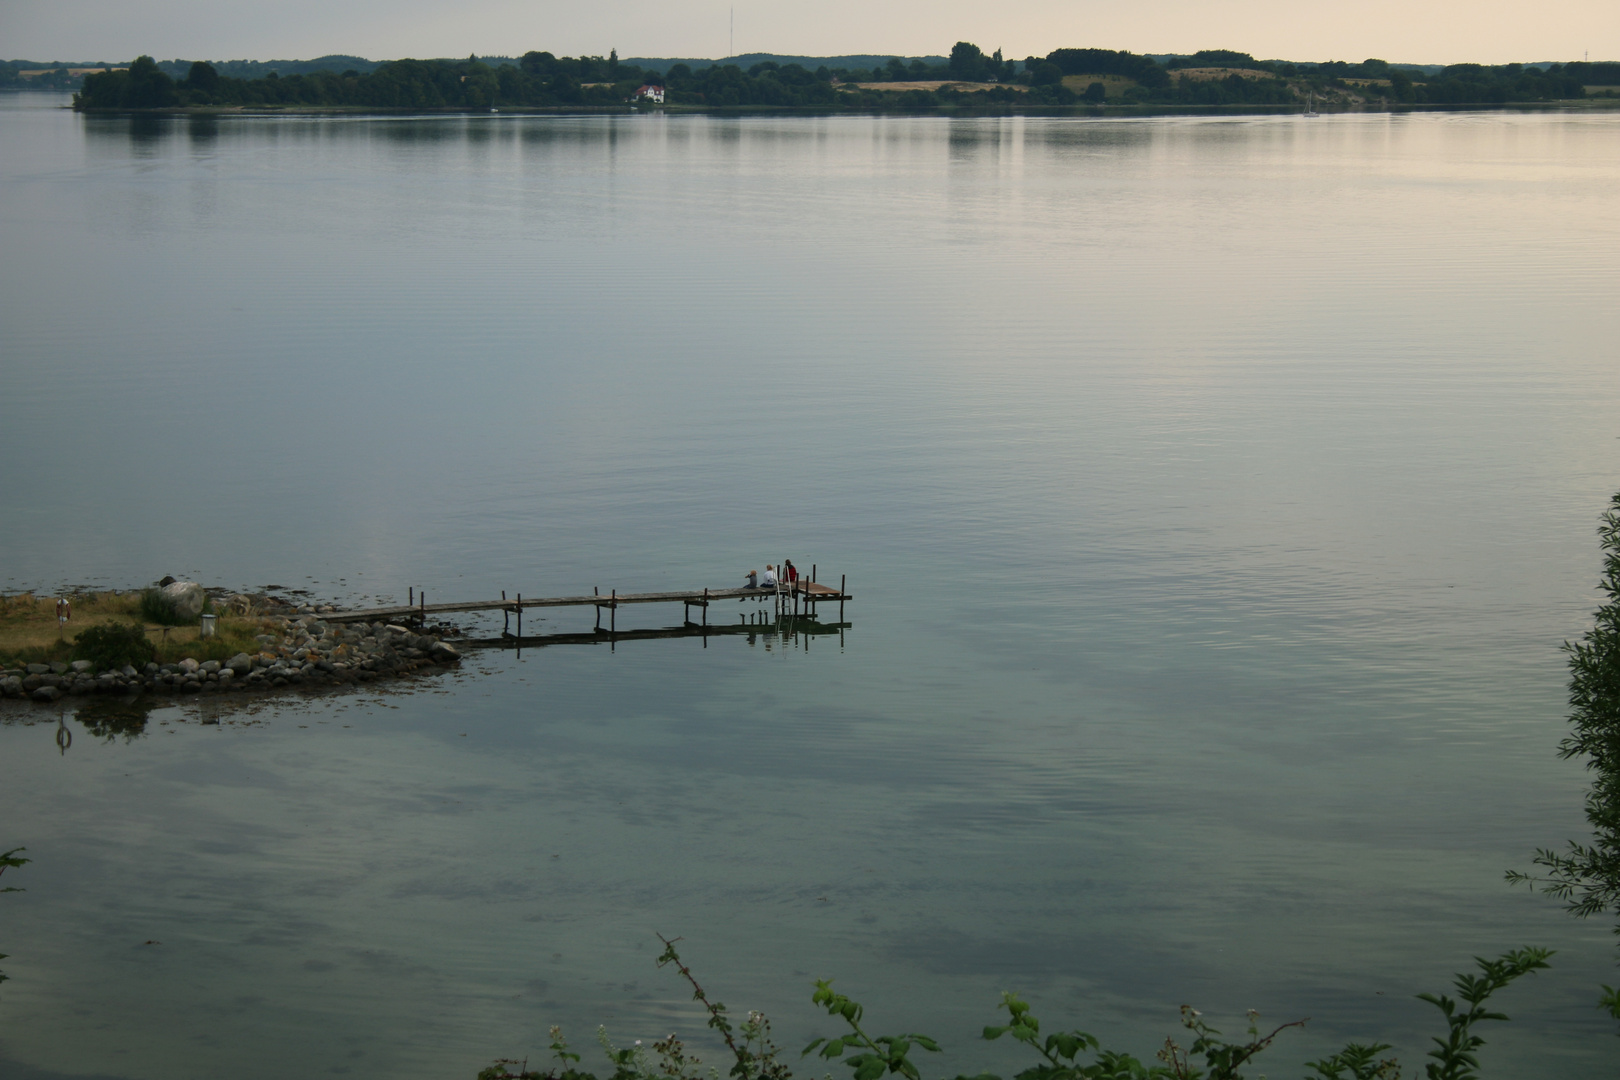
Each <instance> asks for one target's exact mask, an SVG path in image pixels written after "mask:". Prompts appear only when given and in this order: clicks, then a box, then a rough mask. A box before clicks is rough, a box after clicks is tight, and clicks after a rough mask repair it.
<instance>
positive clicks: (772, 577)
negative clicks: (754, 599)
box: [760, 563, 776, 589]
mask: <svg viewBox="0 0 1620 1080" xmlns="http://www.w3.org/2000/svg"><path fill="white" fill-rule="evenodd" d="M760 585H761V586H763V587H764V588H767V589H774V588H776V567H774V566H772V565H771V564H770V563H766V564H765V580H763V581H761V582H760Z"/></svg>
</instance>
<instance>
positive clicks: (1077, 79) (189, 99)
mask: <svg viewBox="0 0 1620 1080" xmlns="http://www.w3.org/2000/svg"><path fill="white" fill-rule="evenodd" d="M919 83H922V84H927V85H924V86H918V85H916V84H919ZM646 84H654V85H660V86H662V87H664V89H665V100H666V102H667V104H668V105H670V106H674V107H681V106H685V107H696V108H742V107H754V108H759V107H767V108H778V109H780V108H815V109H822V110H825V109H863V110H865V109H873V108H886V107H900V108H930V107H936V106H959V105H999V106H1018V107H1020V108H1027V107H1031V106H1035V107H1039V106H1066V105H1074V104H1077V103H1082V102H1087V103H1091V104H1104V103H1111V104H1125V105H1158V106H1199V107H1202V106H1219V105H1259V106H1287V105H1297V104H1302V103H1304V102H1306V101H1308V100H1313V99H1314V100H1316V101H1318V102H1319V103H1324V104H1326V103H1336V104H1339V105H1356V104H1367V103H1378V104H1380V105H1384V106H1391V105H1425V104H1428V105H1465V104H1474V105H1480V104H1487V105H1488V104H1506V103H1509V102H1535V101H1566V100H1571V99H1577V98H1582V97H1586V96H1588V93H1589V91H1588V89H1587V88H1588V87H1590V86H1598V87H1604V88H1608V87H1615V86H1620V64H1616V63H1584V62H1581V63H1570V64H1553V65H1551V66H1550V67H1548V68H1546V69H1545V70H1543V69H1541V68H1539V67H1525V66H1523V65H1520V64H1506V65H1499V66H1495V67H1489V66H1484V65H1480V64H1454V65H1452V66H1450V67H1447V68H1444V69H1442V70H1441V71H1439V72H1438V73H1437V74H1434V75H1432V76H1431V75H1429V74H1427V73H1426V71H1425V70H1424V69H1422V68H1415V67H1411V66H1400V65H1391V64H1388V63H1386V62H1384V61H1382V60H1365V61H1363V62H1362V63H1360V64H1347V63H1342V62H1332V63H1326V64H1295V63H1289V62H1286V61H1278V60H1256V59H1255V58H1254V57H1252V56H1250V55H1249V54H1248V53H1241V52H1232V51H1230V50H1225V49H1216V50H1206V51H1204V52H1199V53H1195V54H1193V55H1192V56H1183V57H1175V58H1173V59H1170V60H1167V61H1166V62H1165V63H1163V64H1161V63H1160V62H1159V61H1157V60H1155V59H1153V58H1152V57H1149V56H1141V55H1137V54H1135V53H1131V52H1117V51H1114V50H1111V49H1055V50H1053V51H1052V52H1050V53H1048V54H1047V55H1046V56H1044V57H1036V56H1029V57H1025V58H1024V59H1023V60H1011V59H1006V58H1003V57H1002V55H1001V52H1000V50H997V51H996V52H995V53H993V54H989V55H986V54H985V53H984V52H983V51H982V50H980V49H979V48H978V46H976V45H973V44H972V43H970V42H965V41H963V42H957V43H956V45H955V47H954V48H952V50H951V55H950V58H949V59H948V60H947V61H946V63H944V64H941V65H930V64H928V63H926V62H924V61H921V60H915V61H912V62H910V63H909V64H908V63H905V62H903V61H901V60H900V59H899V58H894V59H891V60H890V61H889V62H888V63H887V64H885V65H882V66H879V67H876V68H874V69H872V70H870V71H867V70H850V69H847V68H835V69H829V68H827V67H825V66H822V67H819V68H817V69H816V70H814V71H811V70H809V69H807V68H805V67H803V66H801V65H799V64H795V63H790V64H785V65H783V64H778V63H776V62H774V61H763V62H761V63H758V64H754V65H752V66H751V67H749V68H748V69H747V70H744V69H742V68H740V67H738V66H736V65H733V64H724V65H722V64H715V65H712V66H708V67H694V66H692V65H689V64H684V63H681V64H675V65H674V66H673V67H671V68H670V69H669V70H668V71H666V72H659V71H656V70H652V69H643V68H639V67H636V66H633V65H630V64H625V63H621V62H620V61H619V58H618V55H617V54H616V53H610V54H609V55H608V56H607V57H606V58H603V57H600V56H579V57H568V56H564V57H558V56H553V55H552V54H551V53H549V52H529V53H525V54H524V55H523V57H522V58H521V59H520V60H519V61H518V62H517V63H515V64H513V63H509V62H502V63H499V64H494V65H492V64H489V63H485V62H483V61H480V60H479V59H478V58H477V57H468V58H467V59H466V60H394V61H389V62H387V63H382V64H377V65H375V66H374V67H372V68H371V69H370V70H367V71H361V70H360V69H359V68H349V69H346V70H344V71H341V72H339V71H332V70H313V71H309V72H307V73H293V74H289V75H285V76H283V75H281V74H280V73H279V72H278V71H271V72H270V73H269V74H268V75H266V76H264V77H262V78H232V77H229V76H227V75H223V74H221V73H220V71H219V70H218V69H217V68H216V67H215V66H214V65H212V64H210V63H208V62H206V61H202V60H199V61H196V62H194V63H192V64H191V65H190V68H189V69H188V71H187V74H186V76H185V77H184V78H182V79H178V80H177V79H174V78H171V77H170V76H169V75H168V74H166V73H165V72H164V71H163V70H162V69H161V68H160V67H159V66H158V64H157V63H156V61H154V60H153V59H152V58H151V57H150V56H142V57H139V58H138V59H136V60H135V61H134V62H133V63H132V64H130V66H129V68H128V70H124V71H115V70H107V71H102V72H96V73H93V74H90V75H87V76H85V78H84V86H83V89H82V90H81V91H80V92H79V93H78V94H76V95H74V105H75V107H76V108H79V109H173V108H188V107H211V108H229V107H316V108H357V109H413V110H416V109H472V110H486V109H492V108H500V107H506V108H570V107H580V106H623V105H624V103H625V102H626V101H628V100H629V99H630V98H631V97H632V96H633V95H634V94H635V92H636V91H637V90H638V89H639V88H640V87H641V86H643V85H646ZM908 84H909V85H908ZM1597 92H1599V93H1608V94H1611V95H1612V94H1613V93H1614V91H1613V90H1610V89H1602V90H1599V91H1597Z"/></svg>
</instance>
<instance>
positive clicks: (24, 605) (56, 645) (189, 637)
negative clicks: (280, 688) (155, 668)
mask: <svg viewBox="0 0 1620 1080" xmlns="http://www.w3.org/2000/svg"><path fill="white" fill-rule="evenodd" d="M69 599H70V600H71V601H72V603H73V617H72V619H71V621H69V622H68V624H67V625H66V626H65V627H58V625H57V622H56V597H54V596H44V597H41V596H35V595H34V594H33V593H19V594H16V595H14V596H0V666H5V667H8V668H15V667H21V666H23V665H24V664H48V663H51V662H53V661H58V660H62V661H67V660H73V659H75V658H77V655H78V651H76V648H75V640H74V639H76V638H78V637H79V636H80V635H82V634H84V633H85V632H86V631H88V630H93V629H95V628H97V627H101V626H108V625H112V624H122V625H130V624H132V623H135V624H138V625H140V626H141V627H142V629H143V631H144V633H145V635H146V637H147V639H148V640H149V641H151V642H152V645H153V647H154V649H155V651H156V655H155V656H154V659H155V660H157V662H158V663H160V664H167V663H173V662H174V661H176V660H184V659H185V658H186V657H188V656H189V657H191V658H192V659H194V660H199V661H206V660H229V659H230V658H231V657H233V656H235V655H236V654H237V653H239V652H246V653H254V652H258V651H259V649H260V647H261V646H260V645H259V643H258V642H257V641H255V640H254V638H255V637H256V636H257V635H259V634H265V633H274V634H276V635H277V636H280V633H281V626H280V623H279V621H276V620H270V619H263V618H257V617H254V616H241V615H221V616H219V617H218V619H217V620H216V624H215V630H216V636H214V637H212V638H209V639H207V640H199V638H198V634H199V633H200V632H201V628H200V627H198V626H197V625H196V624H188V625H186V626H164V625H162V624H153V623H151V622H148V621H147V620H145V619H143V618H142V611H141V599H142V594H141V593H139V592H135V591H129V592H117V591H108V592H88V593H78V594H75V595H73V596H71V597H70V598H69ZM85 659H90V657H85Z"/></svg>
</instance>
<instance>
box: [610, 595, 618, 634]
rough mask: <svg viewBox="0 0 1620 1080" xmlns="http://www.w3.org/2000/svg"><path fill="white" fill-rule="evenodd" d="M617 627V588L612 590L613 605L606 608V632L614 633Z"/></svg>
mask: <svg viewBox="0 0 1620 1080" xmlns="http://www.w3.org/2000/svg"><path fill="white" fill-rule="evenodd" d="M618 629H619V590H618V589H614V590H613V606H612V607H610V608H608V633H610V634H612V633H616V632H617V631H618Z"/></svg>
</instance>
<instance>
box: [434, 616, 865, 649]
mask: <svg viewBox="0 0 1620 1080" xmlns="http://www.w3.org/2000/svg"><path fill="white" fill-rule="evenodd" d="M852 625H853V624H851V623H847V622H836V623H824V622H817V621H816V620H814V619H812V618H810V617H808V616H800V617H799V618H794V617H792V616H791V615H788V616H783V617H782V618H777V619H766V618H764V617H763V616H761V617H759V618H758V619H757V620H755V621H749V620H747V619H744V620H743V621H740V622H737V623H729V624H722V623H706V622H690V621H688V622H687V623H686V624H685V625H683V626H665V627H659V628H657V629H651V630H605V629H602V628H600V627H599V628H597V629H595V630H588V631H586V632H584V633H576V634H527V635H523V634H514V633H511V632H509V631H502V632H501V636H500V637H494V638H462V639H458V640H457V642H456V644H457V645H461V646H471V647H474V648H503V649H505V648H516V649H517V650H518V652H520V653H521V652H522V651H523V650H524V649H537V648H543V647H545V646H547V645H607V646H609V647H610V648H613V647H616V646H617V645H618V643H619V642H621V641H655V640H658V639H661V638H702V639H703V647H704V648H705V649H706V648H708V647H709V639H710V638H711V637H736V636H739V635H746V636H747V637H748V638H749V640H750V643H752V639H754V638H755V637H769V638H771V639H773V640H777V641H781V642H783V643H789V642H791V643H792V644H793V645H795V646H798V645H799V644H801V643H802V644H803V646H804V650H805V652H809V651H810V639H811V638H817V637H832V636H834V635H836V636H837V638H838V644H839V645H840V646H841V645H843V643H844V631H845V630H848V629H849V628H850V627H851V626H852Z"/></svg>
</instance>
